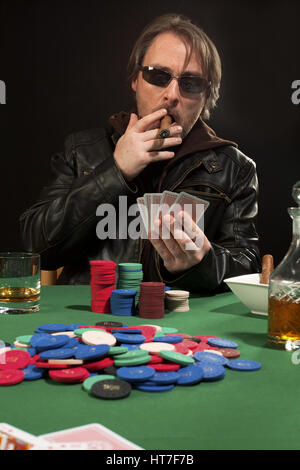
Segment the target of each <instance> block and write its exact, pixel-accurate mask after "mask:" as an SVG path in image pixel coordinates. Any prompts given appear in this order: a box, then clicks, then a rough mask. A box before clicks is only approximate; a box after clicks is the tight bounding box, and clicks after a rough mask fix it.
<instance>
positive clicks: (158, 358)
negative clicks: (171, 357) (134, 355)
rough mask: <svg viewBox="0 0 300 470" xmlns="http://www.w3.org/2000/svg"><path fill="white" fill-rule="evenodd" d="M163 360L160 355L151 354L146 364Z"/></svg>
mask: <svg viewBox="0 0 300 470" xmlns="http://www.w3.org/2000/svg"><path fill="white" fill-rule="evenodd" d="M163 361H164V359H163V358H162V357H161V356H159V355H158V354H151V356H150V362H148V364H159V363H161V362H163Z"/></svg>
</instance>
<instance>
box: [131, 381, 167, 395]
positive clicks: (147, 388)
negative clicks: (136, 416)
mask: <svg viewBox="0 0 300 470" xmlns="http://www.w3.org/2000/svg"><path fill="white" fill-rule="evenodd" d="M174 387H175V385H174V384H169V385H157V384H155V383H153V382H143V383H141V384H135V388H137V389H138V390H141V391H142V392H151V393H155V392H158V393H159V392H168V391H169V390H173V388H174Z"/></svg>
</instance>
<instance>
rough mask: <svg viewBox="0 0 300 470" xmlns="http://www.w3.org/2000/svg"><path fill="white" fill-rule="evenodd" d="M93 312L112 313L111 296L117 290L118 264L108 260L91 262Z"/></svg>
mask: <svg viewBox="0 0 300 470" xmlns="http://www.w3.org/2000/svg"><path fill="white" fill-rule="evenodd" d="M90 267H91V295H92V298H91V310H92V312H95V313H110V296H111V293H112V291H113V290H114V288H115V280H116V263H114V262H113V261H106V260H91V261H90Z"/></svg>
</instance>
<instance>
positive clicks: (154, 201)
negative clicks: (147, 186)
mask: <svg viewBox="0 0 300 470" xmlns="http://www.w3.org/2000/svg"><path fill="white" fill-rule="evenodd" d="M161 198H162V193H152V194H151V229H152V228H154V221H155V219H156V217H157V214H158V209H159V206H160V200H161Z"/></svg>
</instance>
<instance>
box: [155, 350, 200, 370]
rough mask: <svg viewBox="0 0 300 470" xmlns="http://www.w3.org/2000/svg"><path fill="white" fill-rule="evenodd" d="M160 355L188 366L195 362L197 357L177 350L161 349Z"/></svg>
mask: <svg viewBox="0 0 300 470" xmlns="http://www.w3.org/2000/svg"><path fill="white" fill-rule="evenodd" d="M159 355H160V356H161V357H163V358H164V359H166V360H167V361H171V362H175V364H180V365H181V366H188V365H191V364H194V362H195V359H193V358H192V357H189V356H185V355H184V354H181V353H178V352H175V351H165V350H163V351H160V352H159Z"/></svg>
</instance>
